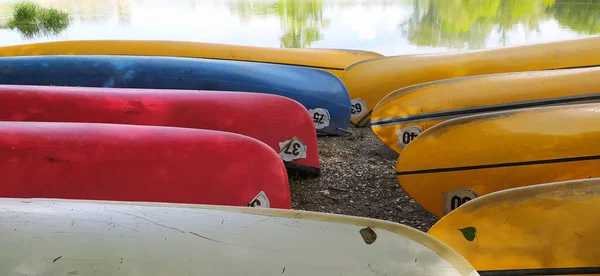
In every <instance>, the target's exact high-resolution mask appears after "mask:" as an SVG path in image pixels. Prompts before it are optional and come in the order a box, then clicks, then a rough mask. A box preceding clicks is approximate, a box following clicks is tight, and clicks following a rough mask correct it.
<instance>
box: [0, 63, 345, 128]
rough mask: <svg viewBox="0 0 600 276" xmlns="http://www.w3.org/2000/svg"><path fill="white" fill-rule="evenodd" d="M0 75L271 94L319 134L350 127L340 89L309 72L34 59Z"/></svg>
mask: <svg viewBox="0 0 600 276" xmlns="http://www.w3.org/2000/svg"><path fill="white" fill-rule="evenodd" d="M0 73H1V74H0V83H2V84H16V85H53V86H83V87H106V88H148V89H179V90H215V91H238V92H254V93H266V94H275V95H280V96H284V97H288V98H291V99H293V100H295V101H297V102H299V103H301V104H302V105H303V106H304V107H305V108H306V109H307V110H308V111H309V112H310V113H311V115H312V116H313V122H314V124H315V128H316V130H317V132H319V133H324V134H330V135H339V134H345V133H346V129H347V127H348V125H349V124H350V122H349V120H350V99H349V96H348V92H347V90H346V88H345V86H344V84H343V83H342V82H341V81H340V79H339V78H337V77H336V76H334V75H332V74H331V73H328V72H325V71H321V70H317V69H311V68H303V67H297V66H287V65H276V64H263V63H253V62H241V61H227V60H207V59H196V58H175V57H142V56H100V55H97V56H32V57H3V58H0ZM308 83H310V85H307V84H308Z"/></svg>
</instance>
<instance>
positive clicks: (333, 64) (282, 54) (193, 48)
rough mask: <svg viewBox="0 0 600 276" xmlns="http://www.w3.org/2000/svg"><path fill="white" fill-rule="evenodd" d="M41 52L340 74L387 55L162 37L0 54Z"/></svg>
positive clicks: (28, 47)
mask: <svg viewBox="0 0 600 276" xmlns="http://www.w3.org/2000/svg"><path fill="white" fill-rule="evenodd" d="M37 55H140V56H172V57H189V58H210V59H226V60H240V61H255V62H265V63H277V64H286V65H296V66H304V67H313V68H317V69H322V70H325V71H329V72H331V73H333V74H335V75H336V76H340V74H341V72H343V70H344V69H346V67H348V66H350V65H352V64H354V63H356V62H358V61H362V60H367V59H371V58H379V57H382V56H383V55H381V54H378V53H375V52H369V51H360V50H345V49H312V48H293V49H292V48H271V47H254V46H241V45H229V44H218V43H202V42H184V41H162V40H76V41H58V42H42V43H33V44H25V45H16V46H6V47H0V57H2V56H5V57H6V56H37Z"/></svg>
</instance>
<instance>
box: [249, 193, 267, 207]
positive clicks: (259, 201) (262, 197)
mask: <svg viewBox="0 0 600 276" xmlns="http://www.w3.org/2000/svg"><path fill="white" fill-rule="evenodd" d="M246 206H248V207H256V208H270V207H271V203H269V198H268V197H267V194H265V192H264V191H260V193H258V195H256V196H255V197H254V198H253V199H252V200H251V201H250V203H248V205H246Z"/></svg>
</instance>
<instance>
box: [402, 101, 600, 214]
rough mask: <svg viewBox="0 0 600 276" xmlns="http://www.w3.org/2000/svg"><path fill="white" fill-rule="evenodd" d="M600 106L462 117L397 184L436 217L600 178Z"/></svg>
mask: <svg viewBox="0 0 600 276" xmlns="http://www.w3.org/2000/svg"><path fill="white" fill-rule="evenodd" d="M598 114H600V104H598V103H593V104H578V105H564V106H557V107H541V108H532V109H522V110H516V111H504V112H495V113H487V114H480V115H474V116H467V117H461V118H457V119H452V120H448V121H446V122H443V123H441V124H438V125H436V126H434V127H432V128H430V129H428V130H426V131H425V132H423V133H422V134H421V135H419V136H418V137H417V138H416V139H415V140H413V141H412V142H411V143H410V144H409V145H408V147H406V149H404V150H403V151H402V153H401V154H400V157H399V158H398V162H397V165H396V174H397V180H398V182H399V183H400V185H401V186H402V188H403V189H404V191H406V192H407V193H408V194H409V195H410V196H411V197H412V198H413V199H414V200H415V201H416V202H417V203H418V204H420V205H421V206H423V207H424V208H425V209H427V210H428V211H429V212H431V213H432V214H434V215H435V216H437V217H442V216H443V215H445V214H447V213H448V212H449V211H451V210H453V209H455V208H456V207H458V206H460V204H462V203H464V202H467V201H468V200H471V199H473V198H475V197H478V196H482V195H485V194H489V193H492V192H495V191H499V190H504V189H509V188H515V187H521V186H528V185H535V184H540V183H548V182H557V181H567V180H575V179H584V178H590V177H600V124H599V120H600V116H598Z"/></svg>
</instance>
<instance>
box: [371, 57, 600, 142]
mask: <svg viewBox="0 0 600 276" xmlns="http://www.w3.org/2000/svg"><path fill="white" fill-rule="evenodd" d="M394 93H395V94H396V93H397V96H395V97H394V98H393V100H390V101H386V102H383V101H382V102H380V103H379V105H377V107H376V108H375V112H373V115H372V116H371V128H372V129H373V132H374V133H375V134H376V135H377V137H378V138H379V139H380V140H381V141H383V142H384V143H385V144H386V145H387V146H388V147H390V148H392V149H393V150H395V151H396V152H398V153H400V152H402V149H403V148H404V147H406V145H408V143H410V141H412V140H413V139H414V138H415V137H416V136H418V135H419V134H420V133H422V132H423V131H425V130H427V129H428V128H430V127H432V126H434V125H436V124H439V123H441V122H443V121H446V120H449V119H453V118H457V117H461V116H469V115H475V114H481V113H484V112H493V111H502V110H515V109H522V108H532V107H541V106H550V105H564V104H574V103H586V102H598V101H600V67H593V68H578V69H561V70H551V71H535V72H517V73H503V74H494V75H485V76H474V77H464V78H457V79H451V80H443V81H436V82H430V83H424V84H420V85H414V86H410V87H407V88H405V89H400V90H398V91H396V92H394ZM390 98H391V97H390Z"/></svg>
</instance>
